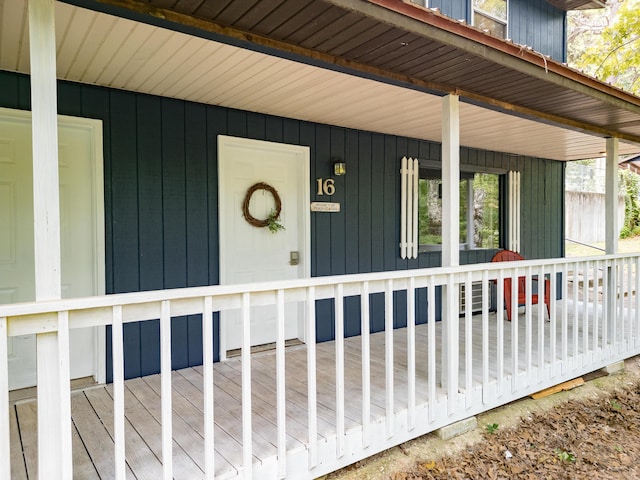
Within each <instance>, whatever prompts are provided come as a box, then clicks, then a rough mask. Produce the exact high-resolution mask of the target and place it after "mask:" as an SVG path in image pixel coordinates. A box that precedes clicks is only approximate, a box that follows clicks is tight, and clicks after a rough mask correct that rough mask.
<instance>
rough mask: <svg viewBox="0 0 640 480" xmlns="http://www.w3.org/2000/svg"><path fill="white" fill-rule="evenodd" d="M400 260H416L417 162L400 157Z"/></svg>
mask: <svg viewBox="0 0 640 480" xmlns="http://www.w3.org/2000/svg"><path fill="white" fill-rule="evenodd" d="M400 178H401V199H400V258H402V259H405V258H418V160H417V159H414V158H407V157H402V166H401V168H400Z"/></svg>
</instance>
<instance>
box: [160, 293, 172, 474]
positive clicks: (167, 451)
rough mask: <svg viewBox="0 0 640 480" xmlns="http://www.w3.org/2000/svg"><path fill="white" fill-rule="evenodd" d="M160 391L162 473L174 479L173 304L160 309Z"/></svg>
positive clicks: (166, 303)
mask: <svg viewBox="0 0 640 480" xmlns="http://www.w3.org/2000/svg"><path fill="white" fill-rule="evenodd" d="M160 312H161V313H160V390H161V395H160V397H161V404H162V414H161V416H162V473H163V478H164V480H172V479H173V415H172V407H171V404H172V401H171V393H172V392H171V303H170V302H169V300H163V301H162V304H161V307H160Z"/></svg>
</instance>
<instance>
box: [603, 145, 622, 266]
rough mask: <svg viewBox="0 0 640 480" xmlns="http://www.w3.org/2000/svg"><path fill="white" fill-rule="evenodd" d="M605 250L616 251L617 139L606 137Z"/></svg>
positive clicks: (617, 229) (608, 251) (609, 252)
mask: <svg viewBox="0 0 640 480" xmlns="http://www.w3.org/2000/svg"><path fill="white" fill-rule="evenodd" d="M605 188H606V190H605V235H606V236H605V241H606V244H605V250H606V253H607V254H612V253H618V231H619V230H620V225H618V139H617V138H607V165H606V174H605Z"/></svg>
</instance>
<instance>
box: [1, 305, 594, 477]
mask: <svg viewBox="0 0 640 480" xmlns="http://www.w3.org/2000/svg"><path fill="white" fill-rule="evenodd" d="M533 310H535V311H537V308H536V309H533ZM533 319H534V321H533V322H532V328H531V334H530V335H531V336H532V337H533V338H534V339H538V338H539V337H538V336H537V325H538V322H537V321H536V320H535V312H534V316H533ZM559 323H560V322H558V324H559ZM460 325H461V332H460V338H461V343H460V349H461V355H460V359H461V361H460V363H461V365H460V369H461V372H462V371H463V370H464V351H465V345H464V339H465V333H464V319H462V318H461V319H460ZM472 325H473V342H472V345H473V346H472V349H473V352H472V357H473V384H474V386H476V385H480V384H481V382H482V370H481V368H482V348H481V347H482V340H481V338H482V335H481V334H482V331H481V328H482V321H481V318H480V317H477V316H476V317H474V319H473V322H472ZM489 325H490V328H489V355H490V357H491V359H492V360H491V370H492V373H491V375H492V376H495V375H496V372H497V363H496V361H495V360H496V357H497V355H496V352H497V350H498V348H497V338H498V337H497V333H498V328H497V321H496V318H495V314H492V315H491V316H490V321H489ZM503 325H504V340H503V345H504V352H505V354H504V355H505V357H504V360H505V361H504V369H503V375H505V376H507V375H511V360H510V359H511V353H510V351H511V346H512V345H513V343H512V340H511V324H510V323H509V322H506V321H505V322H504V323H503ZM545 325H546V326H545V335H544V337H545V359H546V360H545V361H548V360H549V355H550V349H549V345H550V342H549V339H550V338H551V336H552V335H551V333H550V332H549V330H550V328H549V325H550V324H549V322H545ZM440 328H441V324H440V323H437V324H436V329H435V331H436V336H437V339H436V341H435V345H436V347H437V353H436V359H437V373H438V377H437V378H439V372H440V366H441V364H442V362H441V361H440V359H441V344H442V342H441V338H440ZM518 331H519V342H520V343H519V345H520V347H519V349H520V348H524V340H525V339H526V337H527V328H526V323H525V322H524V317H523V316H522V315H521V321H520V325H519V328H518ZM427 332H428V330H427V326H426V325H420V326H418V327H417V329H416V403H417V404H419V403H421V402H426V401H427V398H428V383H427V373H428V358H427V348H426V346H427V344H428V342H427ZM568 334H569V335H570V336H569V338H570V339H571V338H572V336H571V335H573V334H572V333H571V332H568ZM556 335H560V332H559V330H558V331H557V332H556ZM576 338H578V342H577V343H575V345H578V346H580V345H582V338H583V337H582V333H580V334H579V335H578V336H576ZM536 341H537V340H534V342H533V343H534V351H533V352H532V353H531V355H530V356H528V357H527V355H525V354H524V353H521V354H519V364H521V365H522V366H523V368H524V367H526V366H527V365H526V363H527V362H528V361H529V362H531V361H533V363H534V364H535V362H537V361H539V357H538V356H537V352H536V351H535V348H536V347H535V345H536ZM570 343H571V342H570ZM569 348H572V347H571V345H569ZM578 348H580V347H578ZM556 353H557V354H560V352H559V351H558V352H556ZM394 357H395V367H394V384H395V389H394V402H395V408H394V410H395V411H400V410H402V409H406V408H407V403H408V402H407V398H408V395H407V391H408V387H407V384H408V383H407V377H408V373H407V372H408V369H407V334H406V329H398V330H395V331H394ZM370 358H371V417H372V420H373V421H376V420H377V421H379V420H380V419H381V418H383V417H384V415H385V363H384V359H385V344H384V333H379V334H373V335H371V356H370ZM528 358H532V359H533V360H528ZM251 363H252V389H253V395H252V402H253V403H252V406H253V417H252V420H253V432H254V435H253V455H254V458H253V461H254V464H255V463H256V462H258V463H261V464H265V463H269V462H276V455H277V449H276V446H275V439H276V438H277V435H276V432H277V430H276V424H277V423H276V384H275V371H276V369H275V354H274V352H272V351H271V352H263V353H259V354H255V355H253V356H252V358H251ZM317 365H318V367H317V385H318V386H317V398H318V402H317V409H318V414H317V418H318V434H319V441H320V442H323V441H326V440H327V439H328V438H330V437H331V436H335V425H336V393H335V344H334V342H327V343H323V344H318V345H317ZM306 368H307V366H306V346H305V345H299V346H294V347H289V348H288V349H287V351H286V369H287V376H286V378H287V380H286V382H287V384H286V398H287V411H286V413H287V447H288V449H289V450H297V449H302V450H304V449H306V448H307V443H308V428H307V427H308V425H307V424H308V418H307V416H308V413H307V411H308V408H307V371H306ZM214 370H215V374H214V376H215V427H216V428H215V449H216V457H215V462H216V478H221V479H226V478H233V477H235V476H237V474H238V471H240V470H241V469H242V421H241V419H242V414H241V393H242V392H241V359H240V358H232V359H229V360H227V361H225V362H220V363H216V364H215V368H214ZM361 377H362V374H361V339H360V337H352V338H348V339H346V340H345V380H346V381H345V398H346V399H347V401H346V405H345V428H346V430H347V431H349V429H352V428H355V427H358V426H359V425H360V422H361V416H362V393H361V392H362V378H361ZM464 382H465V380H464V378H461V379H460V388H461V389H463V388H464V387H465V383H464ZM467 385H468V384H467ZM438 395H444V393H443V392H440V391H438ZM172 406H173V436H174V437H173V439H174V443H173V448H174V450H173V460H174V478H176V479H194V478H202V475H203V468H204V445H203V444H204V442H203V437H204V431H203V377H202V369H201V367H195V368H188V369H184V370H179V371H175V372H173V405H172ZM71 408H72V419H73V460H74V469H75V472H74V473H75V474H74V478H87V479H93V478H96V479H97V478H100V479H108V478H113V477H114V471H113V447H114V442H113V391H112V387H111V385H106V386H105V385H100V386H93V387H90V388H84V389H82V390H78V391H74V392H73V393H72V395H71ZM160 412H161V404H160V377H159V375H152V376H148V377H144V378H137V379H132V380H128V381H127V382H126V383H125V415H126V427H125V428H126V458H127V468H128V474H129V478H136V479H152V480H157V479H158V478H161V476H162V464H161V460H160V459H161V449H162V445H161V423H160V418H161V413H160ZM36 413H37V404H36V401H35V400H20V401H18V402H16V403H15V404H13V405H12V406H11V415H10V417H11V461H12V464H11V468H12V478H13V479H15V480H19V479H27V478H30V479H35V478H37V438H36ZM358 428H359V427H358Z"/></svg>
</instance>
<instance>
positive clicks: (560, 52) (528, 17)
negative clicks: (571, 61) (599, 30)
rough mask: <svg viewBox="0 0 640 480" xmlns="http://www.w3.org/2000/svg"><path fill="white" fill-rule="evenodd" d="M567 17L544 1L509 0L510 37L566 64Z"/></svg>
mask: <svg viewBox="0 0 640 480" xmlns="http://www.w3.org/2000/svg"><path fill="white" fill-rule="evenodd" d="M565 27H566V14H565V12H563V11H562V10H559V9H557V8H555V7H554V6H552V5H551V4H549V3H547V2H546V1H545V0H510V2H509V37H510V38H511V39H512V40H513V41H514V42H515V43H519V44H522V45H528V46H530V47H532V48H533V49H534V50H536V51H538V52H541V53H544V54H545V55H549V56H551V58H553V59H554V60H557V61H559V62H564V61H566V29H565Z"/></svg>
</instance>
